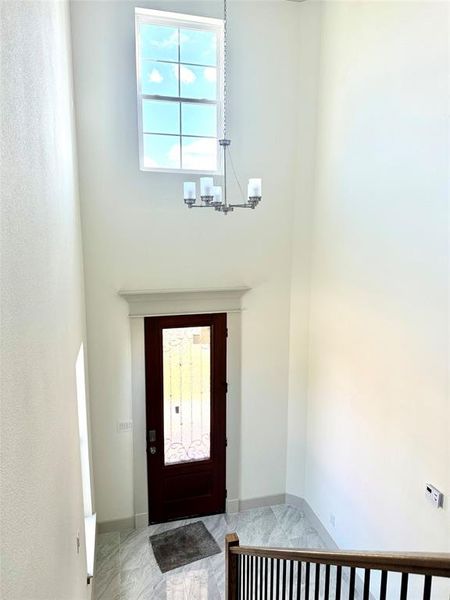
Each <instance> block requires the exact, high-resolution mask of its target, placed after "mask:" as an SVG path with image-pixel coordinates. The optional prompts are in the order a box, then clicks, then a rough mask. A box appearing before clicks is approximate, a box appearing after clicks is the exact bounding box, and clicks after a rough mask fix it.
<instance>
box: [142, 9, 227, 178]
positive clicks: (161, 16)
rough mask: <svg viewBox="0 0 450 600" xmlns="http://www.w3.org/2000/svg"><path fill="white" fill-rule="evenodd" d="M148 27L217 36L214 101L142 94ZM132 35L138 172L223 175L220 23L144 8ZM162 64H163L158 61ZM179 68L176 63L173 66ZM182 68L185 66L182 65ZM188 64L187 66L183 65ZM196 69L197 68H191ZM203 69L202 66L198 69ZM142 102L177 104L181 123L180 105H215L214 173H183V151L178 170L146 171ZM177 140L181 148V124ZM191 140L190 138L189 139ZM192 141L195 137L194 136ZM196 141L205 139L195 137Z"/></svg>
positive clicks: (221, 39)
mask: <svg viewBox="0 0 450 600" xmlns="http://www.w3.org/2000/svg"><path fill="white" fill-rule="evenodd" d="M143 23H150V24H152V25H164V26H166V27H178V28H183V29H194V30H197V31H198V30H204V31H214V32H215V33H216V35H217V66H216V68H217V96H216V100H198V99H193V98H185V97H181V96H178V97H176V96H175V97H172V96H159V95H154V94H143V93H142V85H141V56H140V48H141V43H140V41H141V40H140V25H141V24H143ZM135 31H136V81H137V111H138V135H139V167H140V170H141V171H153V172H160V173H183V174H187V173H193V174H197V175H198V174H199V173H204V174H208V175H219V174H221V173H222V170H223V165H222V153H221V151H220V146H219V142H218V140H219V139H220V138H221V137H222V136H223V103H224V99H223V69H224V66H223V63H224V60H223V20H222V19H214V18H210V17H198V16H193V15H186V14H182V13H176V12H167V11H162V10H153V9H146V8H136V9H135ZM161 62H164V61H161ZM173 64H179V63H173ZM181 64H184V63H181ZM186 64H188V63H186ZM193 66H198V65H193ZM200 66H202V65H200ZM143 100H163V101H169V102H177V103H179V104H180V122H181V104H182V102H190V103H195V104H206V105H211V104H214V105H216V106H217V128H216V131H217V169H216V170H214V171H208V170H206V169H198V170H197V169H183V168H182V156H183V155H182V148H180V160H181V166H180V168H177V169H172V168H161V167H147V166H145V165H144V128H143V122H142V103H143ZM173 135H174V137H178V139H179V140H180V144H181V141H182V129H181V123H180V135H179V136H177V135H176V134H173ZM188 137H192V136H188ZM194 137H195V136H194ZM198 137H199V138H207V136H198Z"/></svg>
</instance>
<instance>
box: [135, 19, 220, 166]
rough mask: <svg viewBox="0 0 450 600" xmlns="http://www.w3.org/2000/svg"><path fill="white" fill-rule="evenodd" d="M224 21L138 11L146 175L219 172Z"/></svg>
mask: <svg viewBox="0 0 450 600" xmlns="http://www.w3.org/2000/svg"><path fill="white" fill-rule="evenodd" d="M222 55H223V21H222V20H221V19H210V18H205V17H193V16H190V15H183V14H179V13H169V12H163V11H157V10H150V9H142V8H137V9H136V69H137V88H138V89H137V91H138V125H139V160H140V168H141V170H143V171H183V172H185V171H201V172H203V173H217V172H218V171H220V158H219V152H218V139H220V137H221V131H222V119H223V114H222V113H223V98H222V88H223V86H222V81H223V79H222V78H223V56H222Z"/></svg>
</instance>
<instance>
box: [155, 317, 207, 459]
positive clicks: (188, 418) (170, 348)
mask: <svg viewBox="0 0 450 600" xmlns="http://www.w3.org/2000/svg"><path fill="white" fill-rule="evenodd" d="M210 337H211V331H210V327H180V328H171V329H163V392H164V402H163V405H164V464H166V465H171V464H179V463H185V462H192V461H199V460H208V459H209V458H210V455H211V445H210V434H211V346H210Z"/></svg>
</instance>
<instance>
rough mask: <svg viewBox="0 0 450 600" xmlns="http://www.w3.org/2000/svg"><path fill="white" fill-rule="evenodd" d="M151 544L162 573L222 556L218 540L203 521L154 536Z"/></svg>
mask: <svg viewBox="0 0 450 600" xmlns="http://www.w3.org/2000/svg"><path fill="white" fill-rule="evenodd" d="M150 543H151V545H152V547H153V552H154V554H155V558H156V562H157V563H158V566H159V568H160V569H161V572H162V573H166V572H167V571H171V570H172V569H177V568H178V567H182V566H184V565H188V564H189V563H193V562H195V561H196V560H201V559H202V558H207V557H208V556H213V554H220V548H219V546H218V545H217V542H216V540H215V539H214V538H213V536H212V535H211V534H210V533H209V531H208V530H207V529H206V527H205V524H204V523H203V522H202V521H196V522H195V523H190V524H189V525H182V526H181V527H177V528H176V529H171V530H170V531H165V532H164V533H157V534H156V535H152V536H150Z"/></svg>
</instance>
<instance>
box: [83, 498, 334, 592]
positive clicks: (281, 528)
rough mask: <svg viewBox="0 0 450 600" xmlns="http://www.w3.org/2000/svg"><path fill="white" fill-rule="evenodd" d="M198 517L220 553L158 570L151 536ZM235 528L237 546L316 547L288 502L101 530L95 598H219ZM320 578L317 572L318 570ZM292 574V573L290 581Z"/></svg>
mask: <svg viewBox="0 0 450 600" xmlns="http://www.w3.org/2000/svg"><path fill="white" fill-rule="evenodd" d="M199 520H202V521H203V522H204V523H205V526H206V527H207V528H208V530H209V531H210V533H211V535H212V536H213V537H214V539H215V540H216V541H217V543H218V544H219V547H220V548H221V550H222V552H221V553H220V554H216V555H213V556H210V557H208V558H205V559H203V560H200V561H196V562H194V563H191V564H189V565H185V566H183V567H180V568H179V569H174V570H173V571H169V572H168V573H164V574H163V573H161V571H160V569H159V567H158V564H157V563H156V559H155V557H154V554H153V550H152V547H151V544H150V541H149V538H150V536H151V535H153V534H155V533H161V532H163V531H169V530H171V529H174V528H175V527H180V526H181V525H186V524H188V523H192V522H194V521H199ZM232 532H235V533H237V534H238V536H239V538H240V543H241V544H242V545H251V546H272V547H277V546H278V547H305V548H306V547H309V548H322V547H324V544H323V542H322V540H321V539H320V536H319V535H318V533H317V531H316V530H315V529H314V528H312V527H311V525H310V524H309V523H308V522H307V520H306V518H305V517H304V515H303V514H302V513H301V511H299V510H297V509H296V508H294V507H292V506H284V505H280V506H274V507H263V508H255V509H250V510H247V511H243V512H240V513H235V514H226V515H212V516H209V517H204V518H202V519H200V518H194V519H183V520H180V521H172V522H170V523H162V524H158V525H151V526H150V527H147V528H145V529H141V530H138V531H130V532H127V533H122V534H120V535H119V534H118V533H113V534H110V533H108V534H103V535H102V536H99V539H98V546H97V551H96V557H97V563H96V564H97V565H98V568H97V571H96V575H95V578H94V579H95V580H96V581H95V584H94V599H95V600H119V598H120V600H147V599H152V600H153V599H155V600H159V599H161V600H224V596H225V557H224V553H223V549H224V544H225V535H226V534H227V533H232ZM321 577H323V575H322V574H321ZM295 582H296V574H294V584H295Z"/></svg>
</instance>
